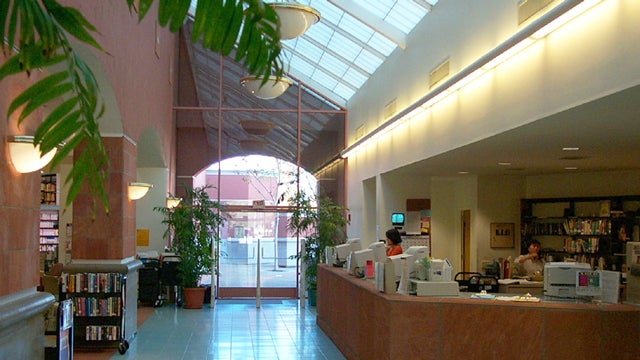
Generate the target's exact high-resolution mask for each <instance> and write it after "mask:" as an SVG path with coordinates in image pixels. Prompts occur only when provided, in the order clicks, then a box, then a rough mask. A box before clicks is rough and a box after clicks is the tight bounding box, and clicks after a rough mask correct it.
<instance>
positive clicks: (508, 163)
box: [498, 162, 511, 166]
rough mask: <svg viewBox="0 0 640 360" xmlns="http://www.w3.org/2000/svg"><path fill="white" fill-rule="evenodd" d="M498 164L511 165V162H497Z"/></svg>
mask: <svg viewBox="0 0 640 360" xmlns="http://www.w3.org/2000/svg"><path fill="white" fill-rule="evenodd" d="M498 165H500V166H509V165H511V163H510V162H499V163H498Z"/></svg>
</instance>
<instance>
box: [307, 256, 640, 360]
mask: <svg viewBox="0 0 640 360" xmlns="http://www.w3.org/2000/svg"><path fill="white" fill-rule="evenodd" d="M316 310H317V317H316V322H317V324H318V326H320V328H322V330H324V332H325V333H326V334H327V335H328V336H329V337H330V338H331V340H333V342H334V343H335V344H336V345H337V346H338V348H339V349H340V351H342V353H343V354H344V355H345V356H346V358H347V359H409V360H415V359H545V360H548V359H638V358H640V309H639V308H638V307H635V306H632V305H624V304H592V303H579V302H577V301H546V300H543V301H542V302H539V303H522V302H505V301H497V300H481V299H471V298H469V293H461V296H460V297H448V298H444V297H416V296H406V295H399V294H385V293H381V292H378V291H377V290H376V289H375V285H374V283H373V282H372V281H370V280H364V279H360V278H356V277H354V276H352V275H349V274H348V273H347V272H346V271H345V270H344V269H342V268H334V267H331V266H328V265H321V266H320V267H319V268H318V295H317V308H316Z"/></svg>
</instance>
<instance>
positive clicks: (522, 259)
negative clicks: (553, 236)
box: [514, 239, 544, 276]
mask: <svg viewBox="0 0 640 360" xmlns="http://www.w3.org/2000/svg"><path fill="white" fill-rule="evenodd" d="M527 250H528V253H527V254H522V255H520V256H518V257H517V258H516V259H515V261H514V264H515V266H516V269H517V270H518V271H517V272H518V275H521V276H524V275H526V276H535V275H542V271H543V270H544V262H543V261H542V259H541V258H540V242H539V241H538V240H535V239H533V240H531V241H530V242H529V247H528V248H527Z"/></svg>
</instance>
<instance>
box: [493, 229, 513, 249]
mask: <svg viewBox="0 0 640 360" xmlns="http://www.w3.org/2000/svg"><path fill="white" fill-rule="evenodd" d="M515 230H516V224H514V223H491V247H492V248H512V247H515Z"/></svg>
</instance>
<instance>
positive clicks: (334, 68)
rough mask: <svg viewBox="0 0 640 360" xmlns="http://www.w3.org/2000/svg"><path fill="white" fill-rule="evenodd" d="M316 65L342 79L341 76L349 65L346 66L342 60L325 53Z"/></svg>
mask: <svg viewBox="0 0 640 360" xmlns="http://www.w3.org/2000/svg"><path fill="white" fill-rule="evenodd" d="M318 63H319V64H320V65H322V68H323V69H326V70H327V71H331V72H332V73H334V74H335V75H337V76H338V77H342V75H343V74H344V73H345V72H346V71H347V69H348V68H349V64H346V63H345V62H343V61H342V60H340V59H338V58H337V57H335V56H333V55H331V54H329V53H327V52H325V53H324V55H322V59H321V60H320V61H319V62H318Z"/></svg>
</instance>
